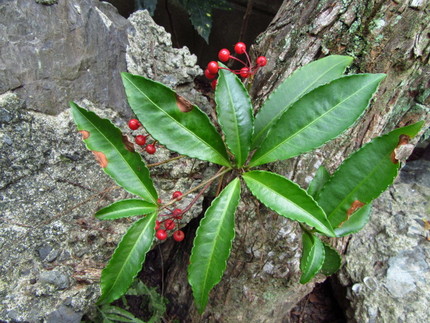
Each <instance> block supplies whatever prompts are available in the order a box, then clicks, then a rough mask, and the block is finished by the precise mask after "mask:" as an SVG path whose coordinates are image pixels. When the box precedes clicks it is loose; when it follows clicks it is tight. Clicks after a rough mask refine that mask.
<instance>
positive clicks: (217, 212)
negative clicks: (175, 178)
mask: <svg viewBox="0 0 430 323" xmlns="http://www.w3.org/2000/svg"><path fill="white" fill-rule="evenodd" d="M239 197H240V182H239V179H238V178H236V179H235V180H233V181H232V182H231V183H230V184H228V186H227V187H226V188H225V189H224V190H223V191H222V192H221V193H220V195H218V197H217V198H216V199H215V200H214V201H213V202H212V204H211V206H210V207H209V208H208V209H207V211H206V213H205V217H204V218H203V219H202V220H201V222H200V226H199V228H198V230H197V233H196V238H195V239H194V246H193V250H192V253H191V257H190V265H189V267H188V281H189V283H190V285H191V288H192V290H193V295H194V300H195V303H196V306H197V309H198V310H199V312H200V313H202V312H203V311H204V309H205V307H206V304H207V302H208V297H209V292H210V291H211V289H212V288H213V287H214V286H215V285H216V284H218V283H219V282H220V280H221V277H222V275H223V273H224V270H225V268H226V266H227V259H228V257H229V256H230V249H231V245H232V242H233V238H234V214H235V212H236V208H237V205H238V203H239Z"/></svg>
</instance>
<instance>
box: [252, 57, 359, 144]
mask: <svg viewBox="0 0 430 323" xmlns="http://www.w3.org/2000/svg"><path fill="white" fill-rule="evenodd" d="M331 56H340V57H344V58H345V60H346V61H349V62H348V65H346V66H345V68H344V70H343V73H345V70H346V69H347V68H348V66H349V65H351V63H352V62H353V60H354V59H353V58H352V57H350V56H346V55H331ZM327 57H330V56H326V57H323V58H322V59H324V58H327ZM348 58H349V59H348ZM318 61H319V60H316V61H314V62H315V63H316V62H318ZM314 62H311V63H310V64H312V63H314ZM344 63H345V62H342V63H340V62H339V63H338V64H336V65H333V66H332V68H330V69H329V70H327V71H326V72H325V73H323V74H321V76H320V77H318V78H316V79H315V81H314V82H313V83H312V84H311V85H309V86H307V87H306V89H305V90H304V91H302V93H301V94H300V95H298V96H296V97H295V98H294V99H293V100H292V101H291V103H290V104H289V105H288V106H286V107H285V108H284V110H282V111H280V113H278V115H277V116H276V118H274V119H273V120H274V121H273V122H272V123H271V126H270V127H269V125H267V126H266V127H264V128H262V130H261V131H260V133H262V132H264V131H265V129H267V128H268V130H267V133H266V136H265V137H264V138H263V139H262V141H261V143H263V142H264V140H265V138H266V137H267V136H269V135H270V131H271V129H272V128H273V126H274V125H275V124H276V122H277V120H279V119H280V118H281V116H282V115H283V114H284V113H285V112H286V111H287V110H288V109H289V108H290V107H291V106H292V105H293V104H294V103H295V102H297V101H298V100H300V99H301V98H302V97H303V96H305V95H306V94H307V93H309V92H306V91H307V89H309V88H310V87H312V85H313V84H315V83H316V82H317V80H319V79H321V78H322V77H323V76H324V75H326V74H327V73H329V72H330V71H332V70H333V69H334V68H336V67H337V66H339V65H342V64H344ZM308 65H309V64H306V65H303V66H301V67H300V68H298V69H297V70H295V71H294V72H293V73H292V74H291V75H290V76H288V78H290V77H292V76H294V74H296V73H298V72H299V71H300V70H302V69H303V68H304V67H306V66H308ZM339 77H342V75H340V76H339ZM288 78H287V79H288ZM287 79H286V80H287ZM333 80H335V79H333ZM333 80H330V81H327V82H325V83H323V84H321V85H319V86H318V87H320V86H323V85H326V84H328V83H330V82H332V81H333ZM281 85H282V83H281V84H280V85H279V86H278V87H277V88H276V89H275V90H274V91H273V92H272V93H271V94H270V96H269V97H268V98H267V100H266V101H265V102H264V103H263V105H262V106H261V108H260V111H261V109H263V107H264V105H265V104H266V102H267V101H268V100H270V97H271V96H272V95H274V94H275V93H276V92H278V91H282V90H283V89H282V88H280V87H281ZM318 87H316V88H318ZM257 116H258V113H257V115H256V116H255V117H256V118H257ZM260 136H261V135H259V136H258V137H253V138H252V148H257V147H256V146H255V141H256V140H257V139H258V138H259V137H260Z"/></svg>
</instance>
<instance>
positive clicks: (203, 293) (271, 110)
mask: <svg viewBox="0 0 430 323" xmlns="http://www.w3.org/2000/svg"><path fill="white" fill-rule="evenodd" d="M349 64H351V58H350V57H345V56H330V57H326V58H323V59H321V60H319V61H316V62H313V63H311V64H309V65H307V66H305V67H303V68H301V69H300V70H298V71H297V72H295V73H294V74H292V75H291V76H290V77H289V78H287V79H286V80H285V81H284V82H283V83H282V84H281V85H280V86H279V88H278V89H277V90H275V91H274V92H273V94H272V95H271V96H270V97H269V98H268V99H267V101H266V102H264V103H263V105H262V107H261V109H260V112H259V113H258V114H257V115H256V117H255V120H254V115H253V107H252V104H251V101H250V99H249V95H248V93H247V91H246V90H245V87H244V86H243V85H242V83H241V81H240V80H239V79H238V78H237V77H236V75H234V74H232V73H230V72H227V71H225V70H220V72H219V74H220V77H219V80H218V85H217V89H216V92H215V100H216V104H217V107H216V111H217V114H218V122H219V125H220V128H221V130H222V132H223V136H221V134H220V133H218V132H217V130H216V128H215V127H214V125H213V124H212V123H211V121H210V120H209V118H208V117H207V116H206V114H205V113H203V112H202V111H201V110H200V109H199V108H198V107H196V106H194V105H193V104H191V103H190V102H188V101H187V100H185V99H184V98H182V97H180V96H179V95H177V94H176V93H175V92H173V91H172V90H171V89H169V88H167V87H166V86H164V85H162V84H160V83H157V82H154V81H152V80H149V79H147V78H144V77H141V76H137V75H132V74H128V73H123V74H122V78H123V82H124V86H125V90H126V94H127V98H128V102H129V103H130V106H131V108H132V109H133V111H134V112H135V114H136V116H137V117H138V119H139V121H140V122H141V123H142V124H143V126H144V127H145V129H146V130H147V131H148V132H149V133H150V135H151V136H152V137H153V138H154V139H155V140H157V141H159V142H160V143H161V144H162V145H165V146H166V147H167V148H168V149H171V150H173V151H176V152H178V153H180V154H183V155H186V156H189V157H192V158H199V159H201V160H206V161H210V162H212V163H215V164H218V165H221V166H222V169H221V170H220V171H219V172H218V173H217V175H215V176H213V177H212V178H211V179H209V180H207V181H206V182H205V183H206V186H205V187H204V188H203V189H202V191H201V193H203V192H204V191H205V190H206V188H207V186H208V185H210V184H211V183H212V182H214V181H215V179H218V178H222V177H221V176H223V175H225V174H227V173H229V174H228V175H229V176H225V177H224V178H228V179H229V180H230V183H225V184H227V186H226V187H225V188H224V190H222V191H221V193H220V194H219V195H218V196H217V197H216V198H215V199H214V200H213V202H212V204H211V206H210V207H209V208H208V209H207V210H206V212H205V215H204V217H203V219H202V220H201V222H200V225H199V228H198V229H197V234H196V237H195V239H194V244H193V248H192V251H191V258H190V265H189V267H188V280H189V283H190V285H191V288H192V290H193V296H194V299H195V304H196V307H197V309H198V311H199V312H200V313H203V311H204V310H205V307H206V305H207V303H208V299H209V293H210V291H211V290H212V289H213V287H214V286H215V285H216V284H217V283H218V282H219V281H220V280H221V278H222V275H223V273H224V271H225V268H226V264H227V261H228V258H229V255H230V251H231V247H232V242H233V239H234V236H235V230H234V223H235V220H234V218H235V212H236V208H237V207H238V203H239V199H240V193H241V184H240V178H241V179H242V180H243V182H244V183H245V184H246V186H247V187H248V189H249V190H250V191H251V193H252V194H253V195H254V196H255V197H256V198H257V199H258V200H260V201H261V202H262V203H263V204H264V205H266V206H267V207H268V208H270V209H272V210H274V211H275V212H277V213H278V214H280V215H282V216H284V217H286V218H288V219H291V220H293V221H298V222H300V223H301V226H302V228H303V232H304V233H303V236H302V240H303V255H302V259H301V263H300V269H301V271H302V276H301V278H300V282H301V283H306V282H309V281H310V280H311V279H312V278H313V277H314V276H315V275H316V274H318V273H322V274H325V275H331V274H332V273H334V272H335V271H337V270H338V268H339V267H340V265H341V258H340V255H339V254H338V253H337V252H336V250H334V249H333V248H332V247H330V246H329V245H328V244H327V243H325V242H323V241H325V239H322V238H321V237H322V236H327V237H340V236H344V235H347V234H351V233H354V232H357V231H358V230H360V229H361V228H363V226H364V225H365V224H366V223H367V221H368V219H369V215H370V209H371V201H372V200H373V199H375V198H376V197H378V196H379V194H381V193H382V191H384V190H385V189H386V188H387V187H388V186H389V185H390V184H391V183H392V182H393V180H394V178H395V176H396V174H397V171H398V168H399V161H398V160H397V159H400V157H398V156H397V153H398V150H399V149H400V148H401V146H402V145H404V144H407V143H408V141H409V138H412V137H413V136H415V135H416V134H417V133H418V132H419V130H420V129H421V127H422V124H423V123H422V122H419V123H416V124H413V125H410V126H407V127H403V128H400V129H396V130H394V131H392V132H390V133H389V134H387V135H384V136H382V137H378V138H375V139H374V140H372V141H371V142H370V143H368V144H366V145H364V146H363V147H362V148H361V149H360V150H358V151H357V152H355V153H353V154H352V155H351V156H350V157H349V158H348V159H347V160H346V161H345V162H344V163H343V164H342V165H341V166H340V167H339V168H338V170H337V171H335V172H334V174H332V175H330V174H329V173H328V171H327V170H326V169H325V168H324V167H321V168H320V169H319V170H318V171H317V174H316V175H315V177H314V179H313V181H312V182H311V184H310V185H309V187H308V190H307V191H306V190H303V189H302V188H300V187H299V186H298V185H297V184H296V183H294V182H292V181H291V180H289V179H287V178H285V177H283V176H281V175H278V174H275V173H272V172H268V171H264V170H255V169H254V170H253V169H252V168H253V167H256V166H260V165H262V164H265V163H269V162H273V161H277V160H282V159H286V158H290V157H294V156H297V155H299V154H301V153H304V152H308V151H310V150H312V149H315V148H317V147H319V146H321V145H323V144H324V143H325V142H327V141H329V140H331V139H333V138H335V137H337V136H338V135H340V134H341V133H342V132H343V131H344V130H346V129H347V128H348V127H350V126H351V125H352V124H353V123H354V122H356V121H357V120H358V118H359V117H360V116H361V115H362V114H363V112H364V111H365V109H366V108H367V107H368V105H369V102H370V100H371V98H372V96H373V95H374V93H375V92H376V90H377V88H378V85H379V83H380V82H381V80H382V79H383V78H384V77H385V76H384V75H382V74H357V75H348V76H342V73H343V72H344V71H345V69H346V67H347V66H348V65H349ZM71 106H72V112H73V116H74V119H75V122H76V123H77V125H78V129H79V130H85V131H86V132H88V133H89V134H90V136H89V137H88V138H86V139H85V143H86V145H87V147H88V149H90V150H95V151H98V152H100V153H101V154H102V155H103V156H105V157H106V158H105V159H106V160H105V164H106V162H107V164H106V165H104V164H103V165H104V170H105V172H106V173H108V174H109V175H111V176H112V177H113V178H114V180H115V181H116V182H117V183H118V184H119V185H121V186H123V187H124V188H126V189H127V190H128V191H130V192H132V193H134V194H136V195H138V196H139V197H141V198H142V200H139V199H129V200H125V201H120V202H116V203H114V204H112V205H110V206H107V207H105V208H103V209H102V210H100V211H98V212H97V213H96V216H97V217H98V218H101V219H115V218H122V217H125V216H136V215H143V214H148V215H146V217H143V218H141V219H140V220H137V221H136V222H135V223H134V224H133V225H132V226H131V227H130V229H129V230H128V232H127V233H126V234H125V235H124V237H123V239H122V241H121V242H120V243H119V245H118V247H117V249H116V250H115V252H114V255H113V256H112V258H111V260H110V262H109V263H108V265H107V266H106V268H105V269H104V270H103V273H102V279H101V287H102V295H101V297H100V300H99V303H101V304H107V303H109V302H111V301H113V300H115V299H117V298H119V297H120V296H121V295H123V294H124V292H125V291H126V290H127V288H128V287H129V286H130V284H131V282H132V280H133V278H134V277H135V276H136V274H137V273H138V271H139V270H140V268H141V266H142V263H143V261H144V259H145V254H146V252H147V251H148V250H149V249H150V247H151V244H152V240H153V237H154V231H155V230H154V226H155V221H156V217H157V212H159V211H160V210H161V209H163V207H164V206H163V205H158V204H157V203H156V199H157V193H156V192H155V189H154V187H153V185H152V181H151V179H150V177H149V173H148V170H147V168H146V166H145V165H144V163H143V161H142V160H141V159H140V157H139V156H138V155H137V154H136V153H133V152H130V151H129V150H127V149H126V148H125V145H124V140H123V139H122V136H121V133H120V131H119V130H118V129H117V128H115V127H114V126H113V125H112V124H111V123H110V122H109V121H108V120H104V119H100V118H99V117H97V116H96V115H95V114H94V113H92V112H89V111H86V110H84V109H82V108H79V107H78V106H77V105H76V104H74V103H72V104H71ZM84 135H85V132H84ZM224 142H225V143H224ZM227 148H228V149H227ZM123 176H124V177H126V180H123V179H122V177H123ZM130 181H131V182H132V184H131V183H130ZM202 186H203V185H202ZM220 187H222V186H220ZM174 202H175V201H171V202H169V203H168V204H169V205H170V204H172V203H174ZM166 206H167V205H166ZM190 207H191V206H190Z"/></svg>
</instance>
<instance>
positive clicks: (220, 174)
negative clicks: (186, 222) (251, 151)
mask: <svg viewBox="0 0 430 323" xmlns="http://www.w3.org/2000/svg"><path fill="white" fill-rule="evenodd" d="M230 170H231V168H225V167H222V168H221V169H220V170H219V171H218V172H217V173H216V174H215V175H214V176H212V177H211V178H209V179H208V180H207V181H204V182H203V183H200V184H199V185H197V186H196V187H193V188H192V189H190V190H189V191H187V192H185V193H184V194H182V196H180V197H177V198H175V199H173V200H171V201H170V202H169V203H167V204H164V205H163V206H162V207H161V208H160V210H162V209H165V208H167V207H168V206H170V205H172V204H174V203H176V202H177V201H179V200H180V199H181V198H183V197H184V196H186V195H188V194H190V193H193V192H194V191H196V190H198V189H199V188H200V187H204V189H203V190H202V191H201V192H199V194H197V198H198V197H200V196H201V195H202V194H203V192H204V191H205V190H206V189H207V188H208V187H209V185H210V184H211V183H212V182H213V181H214V180H216V179H217V178H218V177H220V176H223V175H224V174H226V173H228V172H229V171H230ZM195 200H196V201H197V199H195ZM194 203H195V201H194V200H193V202H191V203H190V205H192V204H194ZM190 205H188V206H187V208H186V210H187V211H188V210H189V209H190Z"/></svg>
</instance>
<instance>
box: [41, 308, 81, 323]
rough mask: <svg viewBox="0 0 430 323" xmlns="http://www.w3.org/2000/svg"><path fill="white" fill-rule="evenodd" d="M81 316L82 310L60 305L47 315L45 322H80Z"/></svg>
mask: <svg viewBox="0 0 430 323" xmlns="http://www.w3.org/2000/svg"><path fill="white" fill-rule="evenodd" d="M82 316H83V313H82V312H75V311H74V310H73V309H71V308H70V307H68V306H64V305H62V306H60V307H59V308H58V309H57V310H55V311H54V312H52V313H51V314H49V315H48V317H47V318H46V323H58V322H61V323H80V322H81V319H82Z"/></svg>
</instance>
